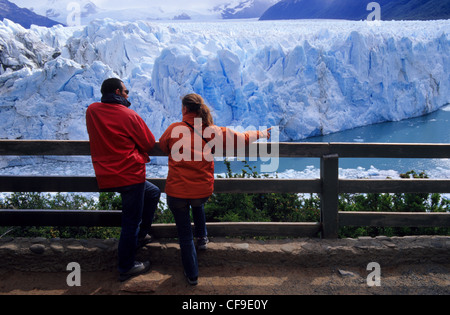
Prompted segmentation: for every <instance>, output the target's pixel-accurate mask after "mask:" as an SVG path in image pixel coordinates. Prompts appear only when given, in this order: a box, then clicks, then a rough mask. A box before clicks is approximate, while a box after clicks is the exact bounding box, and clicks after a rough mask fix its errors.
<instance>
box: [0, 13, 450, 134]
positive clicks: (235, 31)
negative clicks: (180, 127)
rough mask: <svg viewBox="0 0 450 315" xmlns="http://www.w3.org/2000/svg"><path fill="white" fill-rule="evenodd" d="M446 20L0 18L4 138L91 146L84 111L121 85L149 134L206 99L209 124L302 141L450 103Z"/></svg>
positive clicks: (1, 130) (0, 124) (1, 127)
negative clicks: (73, 21)
mask: <svg viewBox="0 0 450 315" xmlns="http://www.w3.org/2000/svg"><path fill="white" fill-rule="evenodd" d="M449 33H450V20H440V21H374V22H367V21H339V20H320V21H316V20H297V21H256V20H245V21H220V22H187V21H171V22H155V21H152V22H150V21H139V20H138V21H133V22H119V21H115V20H111V19H98V20H94V21H92V22H90V23H89V24H88V25H85V26H78V27H62V26H54V27H52V28H44V27H37V26H32V27H31V29H24V28H22V27H21V26H20V25H18V24H15V23H13V22H11V21H9V20H6V19H5V20H3V22H1V21H0V61H1V66H0V139H59V140H87V139H88V135H87V131H86V127H85V111H86V109H87V107H88V106H89V104H91V103H93V102H95V101H98V100H99V99H100V97H101V94H100V85H101V83H102V82H103V80H104V79H106V78H109V77H119V78H121V79H122V80H123V81H124V82H125V84H126V85H127V87H128V88H129V90H130V91H131V93H130V101H131V102H132V107H131V108H132V109H134V110H135V111H136V112H138V113H139V114H140V115H141V116H142V117H143V119H144V120H145V121H146V123H147V124H148V126H149V127H150V129H151V130H152V132H153V133H154V134H155V136H156V137H157V138H159V136H161V135H162V133H163V132H164V130H165V129H166V128H167V127H168V126H169V124H171V123H172V122H174V121H179V120H180V118H181V101H180V98H181V97H182V96H183V95H185V94H188V93H192V92H194V93H198V94H200V95H202V96H203V97H204V98H205V100H206V102H207V104H208V105H209V106H210V107H211V108H212V112H213V116H214V119H215V122H216V124H218V125H222V126H242V127H243V128H247V127H255V128H259V127H262V126H267V127H269V126H279V128H280V140H281V141H298V140H302V139H305V138H308V137H311V136H317V135H324V134H330V133H334V132H339V131H342V130H347V129H351V128H355V127H360V126H365V125H369V124H374V123H379V122H385V121H399V120H402V119H407V118H411V117H417V116H421V115H424V114H427V113H430V112H433V111H436V110H438V109H439V108H441V107H443V106H445V105H446V104H449V103H450V38H449Z"/></svg>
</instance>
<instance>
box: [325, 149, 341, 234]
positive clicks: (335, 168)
mask: <svg viewBox="0 0 450 315" xmlns="http://www.w3.org/2000/svg"><path fill="white" fill-rule="evenodd" d="M320 178H321V181H322V194H321V197H320V201H321V203H320V204H321V209H320V218H321V222H322V238H338V232H339V221H338V220H339V218H338V198H339V196H338V194H339V157H338V155H337V154H331V155H325V156H323V157H322V158H321V159H320Z"/></svg>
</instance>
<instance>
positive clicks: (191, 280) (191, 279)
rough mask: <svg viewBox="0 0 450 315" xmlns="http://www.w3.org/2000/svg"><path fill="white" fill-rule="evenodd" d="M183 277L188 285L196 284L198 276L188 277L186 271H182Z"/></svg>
mask: <svg viewBox="0 0 450 315" xmlns="http://www.w3.org/2000/svg"><path fill="white" fill-rule="evenodd" d="M184 277H185V278H186V280H187V282H188V283H189V284H190V285H192V286H195V285H197V284H198V277H195V278H189V277H188V276H187V274H186V272H184Z"/></svg>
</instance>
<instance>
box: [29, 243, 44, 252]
mask: <svg viewBox="0 0 450 315" xmlns="http://www.w3.org/2000/svg"><path fill="white" fill-rule="evenodd" d="M30 250H31V251H32V252H33V253H35V254H39V255H40V254H43V253H44V252H45V246H44V245H42V244H33V245H31V246H30Z"/></svg>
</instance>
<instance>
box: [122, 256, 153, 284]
mask: <svg viewBox="0 0 450 315" xmlns="http://www.w3.org/2000/svg"><path fill="white" fill-rule="evenodd" d="M149 270H150V262H149V261H145V262H143V263H142V262H139V261H136V262H134V266H133V267H132V268H131V269H130V270H128V271H127V272H124V273H120V275H119V281H121V282H123V281H126V280H128V279H131V278H133V277H136V276H139V275H142V274H144V273H146V272H148V271H149Z"/></svg>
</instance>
